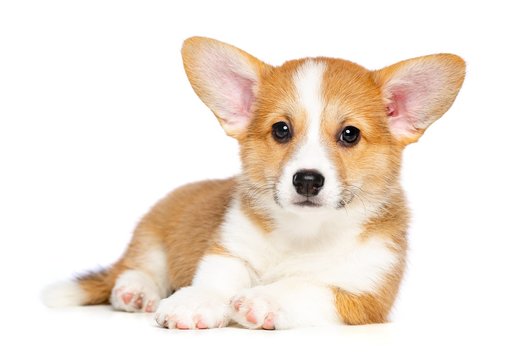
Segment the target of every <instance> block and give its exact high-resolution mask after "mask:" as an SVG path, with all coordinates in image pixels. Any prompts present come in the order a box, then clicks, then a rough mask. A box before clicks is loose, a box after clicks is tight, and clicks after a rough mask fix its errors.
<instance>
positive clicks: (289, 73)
mask: <svg viewBox="0 0 516 360" xmlns="http://www.w3.org/2000/svg"><path fill="white" fill-rule="evenodd" d="M241 144H242V162H243V167H244V171H245V173H246V174H247V177H248V178H249V179H250V182H251V183H252V186H254V187H256V188H258V189H267V196H270V197H271V198H273V199H274V201H275V202H276V204H277V205H279V206H280V207H283V208H286V209H290V210H292V211H305V210H307V211H312V210H313V209H316V208H333V209H339V208H342V207H344V206H346V205H347V204H349V203H350V202H351V201H353V200H354V199H355V198H358V197H362V198H364V197H370V196H371V194H372V193H376V192H380V193H381V192H383V191H385V188H386V187H388V186H389V182H393V181H394V180H395V179H394V177H395V176H396V174H397V172H398V167H399V166H398V163H399V156H400V151H399V149H400V148H399V147H398V146H395V143H394V141H393V138H392V134H391V133H390V132H389V129H388V127H387V121H386V113H385V106H384V104H383V100H382V96H381V92H380V89H379V87H378V85H377V84H376V83H375V82H374V79H373V78H372V76H371V74H370V72H369V71H367V70H365V69H363V68H362V67H360V66H358V65H355V64H352V63H350V62H347V61H344V60H335V59H324V58H319V59H308V60H299V61H293V62H288V63H286V64H284V65H283V66H281V67H277V68H273V69H271V71H269V72H268V73H267V74H266V76H265V77H264V78H263V82H262V85H261V87H260V91H259V92H258V94H257V100H256V108H255V112H254V117H253V119H252V120H251V122H250V124H249V128H248V131H247V133H246V135H245V136H244V137H243V138H242V140H241ZM366 194H369V195H367V196H366Z"/></svg>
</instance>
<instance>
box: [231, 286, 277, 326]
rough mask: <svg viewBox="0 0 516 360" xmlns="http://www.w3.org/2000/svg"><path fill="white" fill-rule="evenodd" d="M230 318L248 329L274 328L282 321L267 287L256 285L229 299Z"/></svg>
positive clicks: (275, 302)
mask: <svg viewBox="0 0 516 360" xmlns="http://www.w3.org/2000/svg"><path fill="white" fill-rule="evenodd" d="M230 306H231V310H232V319H233V320H234V321H235V322H237V323H239V324H240V325H242V326H245V327H246V328H249V329H259V328H261V329H266V330H274V329H276V328H278V323H279V322H281V321H282V314H281V312H280V308H279V305H278V303H277V301H275V300H274V297H273V296H272V295H271V294H269V293H268V291H267V288H266V287H263V286H257V287H254V288H251V289H246V290H243V291H241V292H239V293H238V294H237V295H236V296H234V297H233V298H232V299H231V303H230Z"/></svg>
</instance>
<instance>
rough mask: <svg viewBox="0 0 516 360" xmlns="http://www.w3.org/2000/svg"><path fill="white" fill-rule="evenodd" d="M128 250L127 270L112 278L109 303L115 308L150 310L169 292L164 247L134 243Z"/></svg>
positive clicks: (153, 309) (135, 310) (129, 310)
mask: <svg viewBox="0 0 516 360" xmlns="http://www.w3.org/2000/svg"><path fill="white" fill-rule="evenodd" d="M146 245H148V244H146ZM142 248H143V249H142ZM131 250H132V251H131ZM129 252H130V253H131V252H132V253H133V254H130V253H129V254H127V255H128V256H126V261H125V263H126V264H125V265H126V268H127V270H125V271H123V272H122V273H121V274H120V275H119V276H118V278H117V279H116V282H115V286H114V287H113V289H112V291H111V296H110V299H109V300H110V303H111V305H112V306H113V308H115V309H116V310H122V311H128V312H141V311H145V312H154V311H156V308H157V306H158V303H159V301H160V300H161V299H163V298H165V297H167V295H169V292H170V290H169V285H168V284H169V282H168V277H167V263H166V255H165V253H164V250H163V249H162V247H161V246H151V247H150V249H148V248H147V246H145V247H143V246H138V249H129ZM131 255H132V256H131Z"/></svg>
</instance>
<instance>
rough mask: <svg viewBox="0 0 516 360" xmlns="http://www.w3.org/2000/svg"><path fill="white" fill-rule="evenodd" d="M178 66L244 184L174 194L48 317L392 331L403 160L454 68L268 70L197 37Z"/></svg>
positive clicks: (430, 63)
mask: <svg viewBox="0 0 516 360" xmlns="http://www.w3.org/2000/svg"><path fill="white" fill-rule="evenodd" d="M183 58H184V62H185V69H186V71H187V74H188V76H189V79H190V82H191V83H192V86H193V88H194V90H195V91H196V93H197V94H198V95H199V97H200V98H201V99H202V100H203V101H204V102H205V103H206V104H207V105H208V106H209V107H210V109H211V110H212V111H213V112H214V114H215V115H216V117H217V118H218V120H219V122H220V123H221V125H222V127H223V128H224V130H225V131H226V133H227V134H229V135H230V136H233V137H235V138H236V139H237V140H238V141H239V143H240V147H241V159H242V166H243V172H242V174H240V175H239V176H238V177H235V178H232V179H228V180H220V181H205V182H200V183H195V184H190V185H186V186H184V187H182V188H179V189H177V190H175V191H174V192H172V193H171V194H169V195H168V196H167V197H166V198H164V199H163V200H161V201H160V202H159V203H158V204H157V205H156V206H155V207H154V208H153V209H152V210H151V211H150V212H149V213H148V214H147V215H146V216H145V217H144V218H143V219H142V221H141V222H140V224H139V225H138V227H137V228H136V230H135V232H134V236H133V239H132V241H131V243H130V245H129V247H128V249H127V251H126V253H125V254H124V256H123V257H122V258H121V259H120V260H119V261H118V262H117V263H116V264H114V265H113V266H112V267H111V268H110V269H108V270H106V271H103V272H100V273H91V274H88V275H85V276H82V277H79V278H78V279H77V280H76V281H75V282H74V283H73V284H67V285H66V286H63V285H59V286H55V287H52V288H51V289H50V290H48V291H47V293H46V299H47V303H50V304H59V305H66V304H98V303H105V302H107V301H109V302H111V304H113V306H114V307H115V308H117V309H121V310H126V311H149V312H153V311H156V320H157V322H158V323H159V324H160V325H161V326H164V327H169V328H180V329H192V328H211V327H220V326H225V325H227V324H228V323H229V322H230V321H235V322H237V323H239V324H241V325H243V326H245V327H248V328H264V329H280V328H291V327H296V326H307V325H319V324H335V323H342V322H344V323H347V324H367V323H378V322H384V321H386V320H387V316H388V313H389V310H390V309H391V307H392V304H393V302H394V300H395V297H396V294H397V291H398V287H399V283H400V280H401V278H402V274H403V270H404V267H405V255H406V248H407V245H406V229H407V222H408V213H407V209H406V206H405V200H404V196H403V192H402V190H401V187H400V185H399V170H400V161H401V152H402V150H403V148H404V146H405V145H407V144H408V143H411V142H414V141H416V140H417V139H418V138H419V136H421V134H422V133H423V132H424V130H425V129H426V128H427V127H428V126H429V125H430V124H431V123H432V122H433V121H435V120H436V119H437V118H439V117H440V116H441V115H442V114H443V113H444V112H445V111H446V110H447V109H448V108H449V106H451V104H452V102H453V100H454V99H455V96H456V94H457V92H458V90H459V89H460V86H461V84H462V81H463V78H464V63H463V61H462V60H461V59H460V58H459V57H457V56H454V55H432V56H428V57H422V58H417V59H412V60H408V61H406V62H402V63H398V64H395V65H393V66H391V67H388V68H385V69H382V70H379V71H374V72H371V71H368V70H366V69H364V68H362V67H360V66H358V65H356V64H353V63H350V62H347V61H344V60H338V59H328V58H311V59H302V60H295V61H290V62H287V63H285V64H284V65H282V66H280V67H272V66H269V65H266V64H265V63H263V62H261V61H259V60H257V59H256V58H254V57H252V56H251V55H249V54H247V53H245V52H243V51H241V50H239V49H237V48H234V47H232V46H230V45H227V44H224V43H220V42H218V41H215V40H211V39H206V38H192V39H189V40H187V41H186V42H185V46H184V47H183ZM357 134H358V135H357ZM300 177H302V180H299V178H300ZM170 294H172V295H171V296H169V295H170ZM167 296H169V297H168V298H167ZM161 299H164V300H162V301H161V302H159V301H160V300H161Z"/></svg>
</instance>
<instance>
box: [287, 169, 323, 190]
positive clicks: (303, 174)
mask: <svg viewBox="0 0 516 360" xmlns="http://www.w3.org/2000/svg"><path fill="white" fill-rule="evenodd" d="M292 184H294V187H295V188H296V191H297V193H298V194H300V195H304V196H315V195H317V194H319V191H321V189H322V187H323V185H324V176H322V174H321V173H318V172H317V171H313V170H303V171H298V172H297V173H295V174H294V177H293V178H292Z"/></svg>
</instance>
